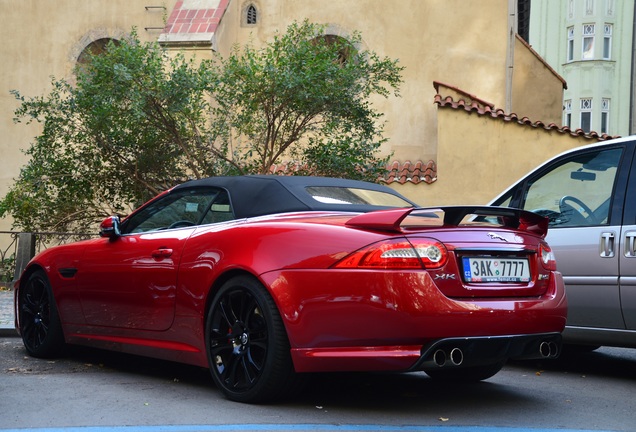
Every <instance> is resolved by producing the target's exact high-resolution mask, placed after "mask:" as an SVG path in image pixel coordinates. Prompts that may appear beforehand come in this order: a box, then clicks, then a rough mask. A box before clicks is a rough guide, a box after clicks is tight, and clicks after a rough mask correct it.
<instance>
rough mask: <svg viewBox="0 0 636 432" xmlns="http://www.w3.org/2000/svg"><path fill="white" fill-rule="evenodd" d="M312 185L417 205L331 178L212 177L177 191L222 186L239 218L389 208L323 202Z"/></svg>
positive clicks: (379, 188) (380, 187)
mask: <svg viewBox="0 0 636 432" xmlns="http://www.w3.org/2000/svg"><path fill="white" fill-rule="evenodd" d="M309 186H331V187H344V188H356V189H366V190H373V191H379V192H385V193H388V194H391V195H394V196H397V197H400V198H401V199H403V200H404V201H406V202H407V203H409V204H410V205H412V206H416V205H415V203H413V202H411V201H410V200H408V199H407V198H405V197H403V196H402V195H400V194H399V193H398V192H396V191H395V190H393V189H391V188H390V187H388V186H383V185H379V184H375V183H369V182H364V181H358V180H347V179H337V178H330V177H311V176H279V175H249V176H232V177H209V178H205V179H200V180H192V181H189V182H186V183H183V184H181V185H179V186H176V187H175V188H174V189H173V190H175V191H176V190H179V189H183V188H192V187H218V188H222V189H225V190H226V191H227V192H228V195H229V197H230V202H231V204H232V208H233V210H234V217H236V218H243V217H253V216H262V215H267V214H274V213H287V212H295V211H308V210H321V211H355V212H368V211H372V210H378V209H381V208H386V207H383V206H373V205H368V204H333V203H324V202H320V201H317V200H315V199H314V198H313V197H312V196H311V195H310V194H309V193H308V192H307V190H306V188H307V187H309Z"/></svg>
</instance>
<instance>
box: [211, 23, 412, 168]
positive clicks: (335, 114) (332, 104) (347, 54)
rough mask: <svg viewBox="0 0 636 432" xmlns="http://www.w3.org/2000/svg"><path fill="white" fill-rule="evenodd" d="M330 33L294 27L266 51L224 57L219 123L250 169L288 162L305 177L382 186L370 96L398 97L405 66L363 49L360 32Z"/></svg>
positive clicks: (237, 50)
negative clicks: (296, 164)
mask: <svg viewBox="0 0 636 432" xmlns="http://www.w3.org/2000/svg"><path fill="white" fill-rule="evenodd" d="M325 30H326V27H325V26H323V25H318V24H312V23H309V22H308V21H304V22H302V23H293V24H292V25H290V26H289V27H288V28H287V31H286V33H284V34H278V35H276V36H275V37H274V39H273V41H272V42H271V43H269V44H267V45H266V46H265V47H264V48H257V47H254V46H253V45H247V46H245V47H239V46H236V47H234V49H233V51H232V52H231V54H230V55H229V56H228V57H227V58H226V59H221V67H219V68H218V69H217V70H216V72H217V75H216V81H217V83H216V87H215V89H214V97H215V100H216V102H217V104H216V105H215V106H214V108H213V110H214V114H215V115H214V116H213V118H214V121H216V122H218V123H219V124H220V125H223V126H219V127H218V129H223V128H224V127H227V128H228V130H231V131H232V133H231V134H230V135H228V136H227V138H228V139H229V138H231V142H228V147H229V148H231V149H232V150H233V152H234V157H235V159H237V160H238V159H240V160H241V163H240V164H241V166H242V167H244V168H243V169H244V170H245V171H247V172H259V173H267V172H268V171H269V169H270V167H271V166H272V164H274V163H276V161H278V160H280V158H281V156H287V157H288V158H293V159H296V160H297V161H298V162H299V163H300V164H301V166H303V167H304V168H303V169H302V171H301V172H302V173H303V174H315V175H331V176H336V177H348V178H358V179H365V180H376V179H377V176H378V172H379V171H380V170H384V169H385V167H386V162H387V160H388V157H387V158H381V157H379V156H378V154H379V151H380V146H381V145H382V143H383V142H384V141H385V139H384V138H383V136H382V134H383V129H382V124H381V123H380V118H381V114H380V113H378V112H377V111H375V110H374V109H373V107H372V105H371V103H370V98H371V97H372V96H378V95H379V96H383V97H388V96H390V95H391V94H392V93H393V94H394V95H395V96H398V90H399V86H400V84H401V83H402V78H401V71H402V69H403V68H402V67H400V66H399V65H398V62H397V60H391V59H389V58H380V57H379V56H378V55H377V54H375V53H374V52H371V51H367V50H362V49H361V48H360V47H361V45H362V38H361V35H360V33H358V32H354V33H353V34H351V35H350V36H348V37H347V39H345V38H341V37H336V36H331V35H325ZM299 144H301V145H299Z"/></svg>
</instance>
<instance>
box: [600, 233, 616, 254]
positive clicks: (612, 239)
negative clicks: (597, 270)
mask: <svg viewBox="0 0 636 432" xmlns="http://www.w3.org/2000/svg"><path fill="white" fill-rule="evenodd" d="M615 247H616V235H615V234H614V233H613V232H604V233H601V251H600V252H601V258H612V257H613V256H614V248H615Z"/></svg>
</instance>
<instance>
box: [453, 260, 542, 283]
mask: <svg viewBox="0 0 636 432" xmlns="http://www.w3.org/2000/svg"><path fill="white" fill-rule="evenodd" d="M462 260H463V264H464V280H465V281H466V282H530V265H529V263H528V260H527V259H526V258H494V257H493V258H490V257H464V258H462Z"/></svg>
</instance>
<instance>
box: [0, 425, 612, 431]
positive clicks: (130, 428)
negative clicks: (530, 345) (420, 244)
mask: <svg viewBox="0 0 636 432" xmlns="http://www.w3.org/2000/svg"><path fill="white" fill-rule="evenodd" d="M229 431H239V432H241V431H242V432H247V431H266V432H275V431H281V432H301V431H334V432H365V431H368V432H611V431H600V430H598V429H595V430H590V429H554V428H548V429H546V428H531V427H495V426H388V425H373V424H369V425H364V424H361V425H330V424H229V425H170V426H168V425H165V426H161V425H157V426H79V427H56V428H18V429H0V432H229Z"/></svg>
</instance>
